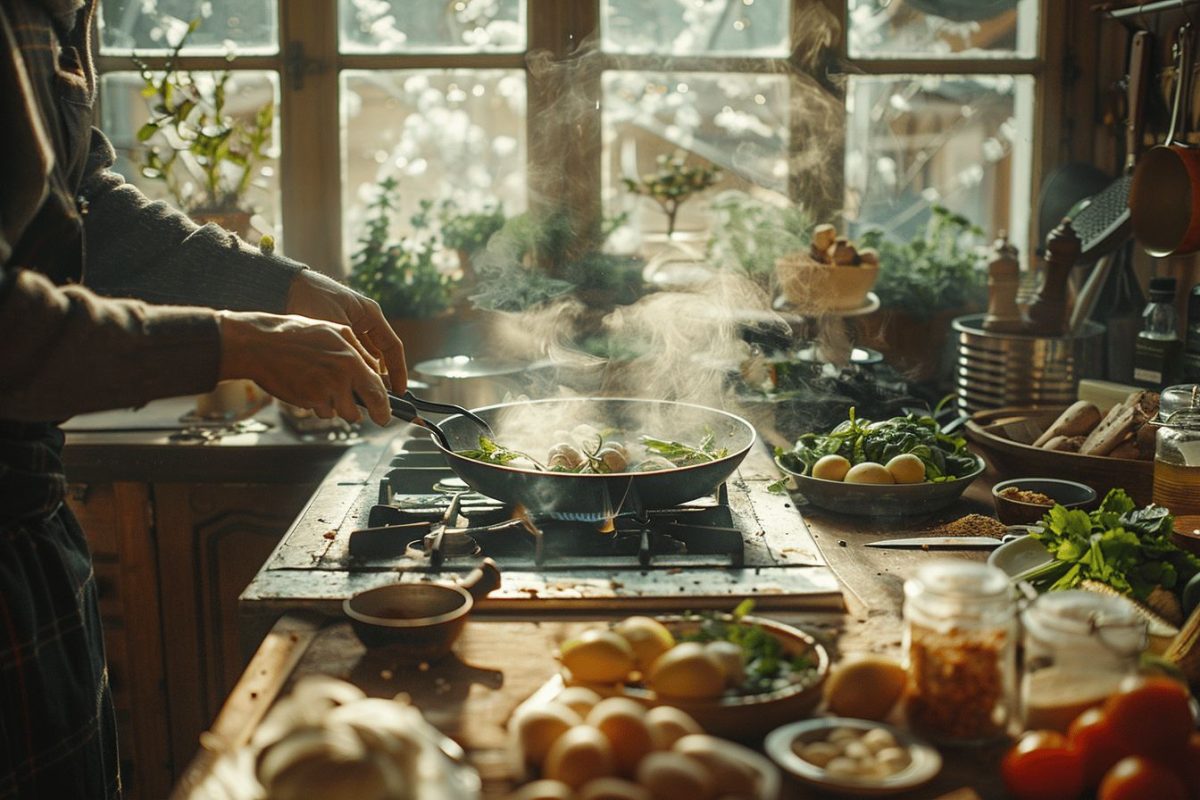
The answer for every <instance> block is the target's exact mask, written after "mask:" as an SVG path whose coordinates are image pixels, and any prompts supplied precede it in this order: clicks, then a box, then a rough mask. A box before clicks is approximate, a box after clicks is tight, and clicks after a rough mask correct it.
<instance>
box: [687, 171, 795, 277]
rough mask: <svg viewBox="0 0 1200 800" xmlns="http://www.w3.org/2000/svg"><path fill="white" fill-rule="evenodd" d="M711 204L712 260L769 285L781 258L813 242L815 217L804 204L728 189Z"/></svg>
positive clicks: (709, 255)
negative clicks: (773, 200)
mask: <svg viewBox="0 0 1200 800" xmlns="http://www.w3.org/2000/svg"><path fill="white" fill-rule="evenodd" d="M710 208H711V210H712V212H713V226H712V233H711V235H710V236H709V239H708V246H707V255H708V261H709V263H711V264H713V265H714V266H716V267H717V268H719V269H735V270H738V271H740V272H742V273H744V274H745V275H746V276H748V277H749V278H750V279H751V280H754V281H755V282H756V283H758V284H760V285H762V286H763V287H764V288H769V287H770V284H771V281H772V280H773V279H774V277H775V262H776V261H777V260H778V259H779V258H781V257H782V256H785V255H787V254H789V253H807V252H808V249H809V245H810V244H811V242H812V228H813V219H812V215H811V214H809V212H808V209H806V208H805V207H804V206H800V205H787V206H779V205H775V204H773V203H768V202H765V201H762V200H757V199H755V198H754V197H751V196H750V195H748V194H746V193H745V192H738V191H728V192H722V193H721V194H719V195H717V196H716V197H715V198H714V199H713V201H712V203H711V204H710Z"/></svg>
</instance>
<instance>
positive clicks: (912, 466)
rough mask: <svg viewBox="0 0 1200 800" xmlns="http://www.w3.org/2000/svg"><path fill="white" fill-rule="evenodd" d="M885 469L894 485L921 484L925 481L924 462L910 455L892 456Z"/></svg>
mask: <svg viewBox="0 0 1200 800" xmlns="http://www.w3.org/2000/svg"><path fill="white" fill-rule="evenodd" d="M886 469H887V471H888V472H890V473H891V474H892V480H894V481H896V483H921V482H923V481H924V480H925V462H924V461H922V460H921V459H919V458H917V457H916V456H914V455H913V454H912V453H901V454H900V455H898V456H893V457H892V460H891V461H889V462H888V463H887V467H886Z"/></svg>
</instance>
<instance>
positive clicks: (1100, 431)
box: [1079, 391, 1158, 458]
mask: <svg viewBox="0 0 1200 800" xmlns="http://www.w3.org/2000/svg"><path fill="white" fill-rule="evenodd" d="M1157 413H1158V395H1157V394H1156V393H1155V392H1146V391H1140V392H1132V393H1131V394H1130V395H1129V397H1127V398H1125V402H1124V403H1121V404H1120V405H1116V406H1113V407H1112V409H1111V410H1110V411H1109V412H1108V415H1107V416H1106V417H1105V418H1104V419H1102V420H1101V421H1100V424H1099V425H1097V426H1096V428H1095V430H1093V431H1092V432H1091V433H1090V434H1088V437H1087V438H1086V439H1084V440H1083V444H1082V445H1081V446H1080V448H1079V452H1080V453H1082V454H1084V455H1086V456H1107V455H1111V454H1112V453H1113V451H1114V450H1116V449H1117V448H1118V447H1120V446H1121V445H1122V444H1124V443H1125V442H1126V441H1128V440H1135V439H1136V436H1137V434H1138V431H1139V430H1140V429H1141V428H1142V427H1144V426H1145V425H1146V423H1147V422H1149V421H1150V420H1151V419H1153V418H1154V416H1155V415H1156V414H1157ZM1134 448H1135V451H1136V452H1137V454H1139V455H1140V450H1137V449H1136V448H1137V445H1136V441H1135V443H1134ZM1123 452H1129V451H1128V450H1125V451H1123ZM1117 457H1118V458H1119V457H1121V456H1117ZM1134 457H1136V456H1134Z"/></svg>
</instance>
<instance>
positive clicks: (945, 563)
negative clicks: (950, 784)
mask: <svg viewBox="0 0 1200 800" xmlns="http://www.w3.org/2000/svg"><path fill="white" fill-rule="evenodd" d="M904 621H905V625H904V650H905V653H906V656H907V666H908V692H907V694H906V701H905V711H906V714H907V717H908V723H909V725H910V726H912V728H913V729H914V730H915V731H918V732H920V733H921V734H923V735H925V736H927V737H929V738H930V739H933V740H935V741H938V742H942V743H945V744H983V743H986V742H991V741H994V740H996V739H998V738H1000V737H1002V736H1004V735H1005V731H1006V728H1007V727H1008V724H1009V722H1010V720H1012V718H1013V716H1014V714H1015V710H1016V709H1015V698H1016V692H1015V689H1016V677H1015V676H1016V669H1015V667H1016V664H1015V658H1016V656H1015V652H1016V648H1015V639H1016V629H1015V604H1014V602H1013V597H1012V592H1011V589H1010V587H1009V582H1008V577H1007V576H1006V575H1005V574H1004V572H1002V571H1001V570H999V569H996V568H995V567H989V566H987V565H986V564H979V563H976V562H972V561H959V560H950V559H939V560H936V561H931V562H929V563H926V564H923V565H921V567H920V568H919V569H917V571H916V573H915V574H914V575H913V577H912V578H910V579H909V580H907V581H906V582H905V584H904Z"/></svg>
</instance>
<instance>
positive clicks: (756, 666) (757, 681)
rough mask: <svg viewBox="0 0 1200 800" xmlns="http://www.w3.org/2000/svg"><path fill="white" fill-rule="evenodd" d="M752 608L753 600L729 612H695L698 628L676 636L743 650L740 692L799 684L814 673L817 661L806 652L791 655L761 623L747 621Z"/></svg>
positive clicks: (766, 690) (685, 639) (769, 689)
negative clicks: (743, 676)
mask: <svg viewBox="0 0 1200 800" xmlns="http://www.w3.org/2000/svg"><path fill="white" fill-rule="evenodd" d="M753 610H754V601H753V600H743V601H742V602H741V603H740V604H738V606H737V608H735V609H734V610H733V613H732V614H729V615H723V614H714V613H704V614H700V615H697V616H696V617H694V619H696V620H698V622H699V627H698V628H697V629H696V631H695V632H693V633H689V634H685V635H683V636H680V637H679V641H681V642H700V643H701V644H704V643H707V642H733V643H734V644H736V645H737V646H738V647H740V648H741V649H742V660H743V661H744V663H745V665H746V679H745V681H744V682H743V683H742V686H741V687H740V689H739V691H740V692H742V693H743V694H763V693H765V692H771V691H775V690H777V689H780V688H783V687H784V686H786V685H788V684H792V683H800V682H803V681H805V680H806V679H809V678H811V677H812V676H814V675H815V672H814V670H815V668H816V664H815V663H814V662H813V660H812V658H811V657H810V656H808V655H804V654H801V655H791V654H789V653H788V652H787V651H786V650H785V649H784V647H783V644H782V643H781V642H780V641H779V639H777V638H775V636H774V635H772V634H771V633H770V632H769V631H768V630H766V629H765V628H763V627H762V626H761V625H756V624H754V623H752V622H747V621H746V619H745V618H746V617H747V616H748V615H749V614H750V612H751V611H753Z"/></svg>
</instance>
